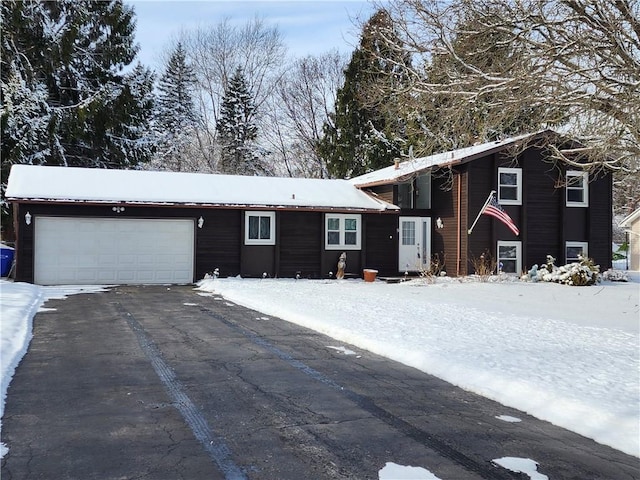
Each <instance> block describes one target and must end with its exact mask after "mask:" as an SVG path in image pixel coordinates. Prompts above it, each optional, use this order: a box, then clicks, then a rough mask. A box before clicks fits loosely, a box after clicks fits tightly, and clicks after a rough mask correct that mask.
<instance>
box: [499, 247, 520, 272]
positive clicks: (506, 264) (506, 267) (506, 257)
mask: <svg viewBox="0 0 640 480" xmlns="http://www.w3.org/2000/svg"><path fill="white" fill-rule="evenodd" d="M497 250H498V252H497V253H498V254H497V255H496V258H497V259H498V271H500V272H502V273H509V274H514V275H520V272H521V270H522V242H504V241H499V242H498V249H497Z"/></svg>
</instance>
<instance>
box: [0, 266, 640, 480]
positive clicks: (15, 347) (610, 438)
mask: <svg viewBox="0 0 640 480" xmlns="http://www.w3.org/2000/svg"><path fill="white" fill-rule="evenodd" d="M639 287H640V276H639V275H638V274H637V273H635V274H632V282H629V283H617V282H615V283H614V282H604V283H602V284H600V285H597V286H591V287H569V286H564V285H557V284H548V283H524V282H498V283H482V282H462V281H457V280H455V279H438V280H437V282H436V283H434V284H427V283H424V282H421V281H419V280H413V281H410V282H405V283H401V284H395V285H394V284H386V283H383V282H379V281H377V282H373V283H367V282H363V281H362V280H341V281H337V280H283V279H280V280H271V279H263V280H247V279H244V280H243V279H239V278H234V279H215V280H204V281H202V282H200V286H199V289H200V290H201V292H199V293H200V294H201V295H210V293H207V292H215V293H218V294H221V295H223V296H224V297H225V298H226V301H227V302H231V301H233V302H236V303H239V304H243V305H246V306H248V307H250V308H254V309H256V310H258V311H260V312H262V313H263V314H265V315H272V316H277V317H280V318H283V319H285V320H288V321H291V322H294V323H297V324H300V325H303V326H305V327H309V328H312V329H314V330H317V331H319V332H322V333H325V334H327V335H329V336H331V337H333V338H334V339H335V340H336V342H332V344H331V345H327V348H330V349H333V350H335V352H336V354H337V355H351V356H353V358H357V357H358V356H360V355H362V354H366V352H364V350H369V351H371V352H374V353H377V354H380V355H384V356H387V357H389V358H391V359H394V360H397V361H400V362H402V363H405V364H407V365H409V366H413V367H415V368H418V369H420V370H423V371H425V372H427V373H430V374H433V375H436V376H438V377H440V378H443V379H444V380H447V381H449V382H451V383H453V384H455V385H458V386H461V387H463V388H465V389H467V390H470V391H474V392H476V393H479V394H481V395H484V396H486V397H489V398H492V399H494V400H497V401H498V402H500V403H502V404H504V405H509V406H511V407H515V408H518V409H520V410H523V411H525V412H528V413H530V414H532V415H534V416H536V417H538V418H542V419H545V420H548V421H551V422H553V423H555V424H557V425H560V426H562V427H565V428H568V429H570V430H573V431H575V432H578V433H581V434H583V435H585V436H588V437H590V438H593V439H595V440H597V441H598V442H600V443H603V444H606V445H610V446H612V447H614V448H617V449H619V450H621V451H623V452H626V453H629V454H631V455H635V456H640V451H639V450H640V448H639V440H638V439H639V437H640V431H639V411H640V379H639V372H640V368H639V353H640V346H639V327H640V326H639V306H638V304H639V297H640V289H639ZM102 290H103V287H73V286H71V287H38V286H34V285H29V284H23V283H12V282H7V281H0V321H1V324H0V326H1V328H0V334H1V336H0V347H1V350H0V352H1V359H0V360H1V363H0V367H1V368H0V374H1V375H2V390H1V391H0V395H1V402H0V415H1V414H2V413H3V412H4V400H5V396H6V390H7V386H8V385H9V382H10V381H11V378H12V376H13V374H14V371H15V368H16V366H17V365H18V363H19V362H20V360H21V358H22V356H23V355H24V353H25V352H26V350H27V347H28V344H29V341H30V340H31V335H32V328H31V325H32V318H33V316H34V315H35V312H36V311H38V309H39V308H40V307H41V305H42V304H43V302H44V301H46V300H47V299H49V298H65V296H66V295H70V294H73V293H80V292H95V291H102ZM185 308H188V306H186V307H185ZM259 318H260V319H261V320H262V321H269V317H267V316H261V317H259ZM339 342H345V343H348V344H350V345H349V346H345V345H339V344H337V343H339ZM354 346H355V348H356V350H357V349H362V350H361V351H357V352H356V351H354ZM501 417H503V418H501V419H502V420H504V421H516V420H519V419H516V418H515V417H509V416H501ZM0 427H1V426H0ZM5 453H6V448H5V447H4V446H3V445H2V446H1V447H0V456H3V455H4V454H5ZM498 460H500V461H502V459H497V460H496V461H498ZM508 461H511V460H508ZM522 462H524V463H527V462H529V459H523V460H522ZM522 462H520V463H518V462H516V463H518V464H517V465H516V466H515V467H514V468H516V467H517V468H525V467H526V465H525V466H524V467H523V463H522ZM385 468H387V470H384V469H383V470H381V472H380V479H385V478H391V477H390V476H388V475H387V474H389V475H393V472H395V471H398V469H400V470H402V469H404V470H405V473H407V474H408V473H410V472H411V474H414V473H415V474H416V475H421V476H419V477H418V478H436V477H434V476H432V474H431V473H430V472H428V471H426V470H424V469H422V470H415V469H414V468H418V467H408V466H406V467H402V466H399V465H396V464H393V463H387V467H385ZM529 474H530V475H532V474H533V471H531V472H529Z"/></svg>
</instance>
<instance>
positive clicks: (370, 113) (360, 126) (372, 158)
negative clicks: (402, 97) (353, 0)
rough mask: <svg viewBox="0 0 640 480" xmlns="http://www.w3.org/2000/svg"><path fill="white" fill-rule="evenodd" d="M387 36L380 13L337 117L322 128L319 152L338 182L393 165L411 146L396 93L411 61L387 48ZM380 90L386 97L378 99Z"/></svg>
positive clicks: (369, 26)
mask: <svg viewBox="0 0 640 480" xmlns="http://www.w3.org/2000/svg"><path fill="white" fill-rule="evenodd" d="M387 35H393V28H392V23H391V19H390V17H389V14H388V13H387V11H386V10H379V11H378V12H376V13H375V14H374V15H373V16H372V17H371V18H370V19H369V21H368V22H367V23H366V24H365V26H364V28H363V32H362V35H361V40H360V45H359V46H358V48H357V49H356V50H355V51H354V52H353V54H352V56H351V61H350V62H349V64H348V66H347V68H346V70H345V80H344V84H343V86H342V88H340V89H339V90H338V94H337V99H336V107H335V114H334V115H333V116H332V118H331V119H330V121H329V122H327V123H326V124H325V126H324V136H323V138H322V140H321V141H320V143H319V146H318V151H319V154H320V156H321V157H322V158H323V159H324V160H325V161H326V162H327V167H328V169H329V172H330V173H331V174H332V175H333V176H335V177H351V176H356V175H360V174H363V173H366V172H368V171H371V170H376V169H379V168H382V167H385V166H387V165H391V164H392V163H393V159H394V158H396V157H398V156H400V153H401V150H402V148H403V147H406V146H407V138H406V128H405V125H404V122H403V120H402V119H399V117H398V110H397V108H396V99H395V93H394V92H395V91H398V90H401V85H402V83H403V81H404V78H403V77H404V74H405V73H404V71H405V67H406V66H408V65H409V64H410V60H409V58H408V57H407V56H406V55H404V54H403V53H402V52H400V53H399V54H398V53H396V52H397V50H395V51H391V50H389V49H388V48H387V46H388V41H387V39H386V36H387ZM381 84H383V85H381ZM385 87H386V88H385ZM380 91H385V92H387V93H386V94H385V95H384V96H379V95H378V92H380Z"/></svg>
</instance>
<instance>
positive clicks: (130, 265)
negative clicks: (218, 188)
mask: <svg viewBox="0 0 640 480" xmlns="http://www.w3.org/2000/svg"><path fill="white" fill-rule="evenodd" d="M34 233H35V251H34V256H35V259H34V261H35V265H34V277H35V283H39V284H41V285H60V284H80V285H83V284H84V285H86V284H150V283H191V282H192V281H193V257H194V222H193V220H184V219H179V220H176V219H154V220H150V219H129V218H126V219H124V218H105V219H96V218H65V217H37V218H36V219H35V232H34Z"/></svg>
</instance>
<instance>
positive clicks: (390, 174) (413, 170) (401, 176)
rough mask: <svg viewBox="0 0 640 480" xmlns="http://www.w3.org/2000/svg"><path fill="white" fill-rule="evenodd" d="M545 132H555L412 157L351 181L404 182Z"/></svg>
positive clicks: (362, 184)
mask: <svg viewBox="0 0 640 480" xmlns="http://www.w3.org/2000/svg"><path fill="white" fill-rule="evenodd" d="M545 133H555V132H552V131H551V130H546V131H544V132H537V133H528V134H526V135H520V136H517V137H511V138H507V139H504V140H497V141H494V142H488V143H483V144H480V145H473V146H471V147H465V148H459V149H458V150H451V151H449V152H443V153H437V154H435V155H430V156H428V157H421V158H412V159H409V160H405V161H403V162H400V163H399V165H398V166H397V167H396V166H395V165H391V166H389V167H386V168H383V169H381V170H376V171H375V172H370V173H365V174H364V175H360V176H359V177H355V178H352V179H351V180H349V181H350V182H351V183H352V184H354V185H355V186H357V187H359V188H365V187H373V186H376V185H385V184H388V183H398V182H404V181H406V180H408V179H410V178H412V177H413V176H414V175H416V174H418V173H420V172H423V171H426V170H429V169H432V168H435V167H444V166H449V165H455V164H459V163H464V162H468V161H471V160H473V159H475V158H478V157H483V156H486V155H489V154H491V153H494V152H496V151H499V150H502V149H504V148H505V147H508V146H510V145H513V144H514V143H516V142H519V141H523V140H527V141H528V140H532V139H533V138H534V137H538V136H540V135H541V134H545Z"/></svg>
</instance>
